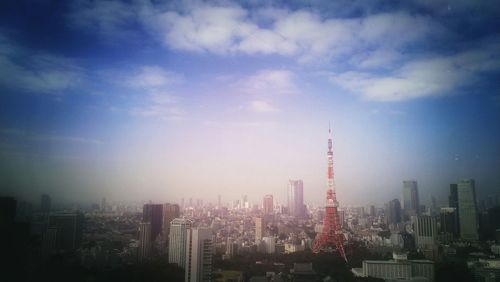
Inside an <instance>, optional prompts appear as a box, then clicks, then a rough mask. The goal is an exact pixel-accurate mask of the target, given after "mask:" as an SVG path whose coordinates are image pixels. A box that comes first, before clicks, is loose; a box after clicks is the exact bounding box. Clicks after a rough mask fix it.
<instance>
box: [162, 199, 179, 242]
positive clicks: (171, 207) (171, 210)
mask: <svg viewBox="0 0 500 282" xmlns="http://www.w3.org/2000/svg"><path fill="white" fill-rule="evenodd" d="M179 215H180V209H179V205H177V204H168V203H167V204H164V205H163V223H162V227H163V230H162V232H163V234H165V236H166V237H168V234H170V222H171V221H172V220H174V218H178V217H179Z"/></svg>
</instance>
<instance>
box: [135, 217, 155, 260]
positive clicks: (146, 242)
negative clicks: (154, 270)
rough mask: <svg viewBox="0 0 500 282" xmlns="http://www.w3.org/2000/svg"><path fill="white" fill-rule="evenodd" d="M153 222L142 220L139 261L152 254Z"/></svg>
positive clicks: (140, 225)
mask: <svg viewBox="0 0 500 282" xmlns="http://www.w3.org/2000/svg"><path fill="white" fill-rule="evenodd" d="M151 246H152V244H151V223H150V222H141V223H140V224H139V250H138V257H139V261H141V262H142V261H145V260H147V259H149V257H150V255H151Z"/></svg>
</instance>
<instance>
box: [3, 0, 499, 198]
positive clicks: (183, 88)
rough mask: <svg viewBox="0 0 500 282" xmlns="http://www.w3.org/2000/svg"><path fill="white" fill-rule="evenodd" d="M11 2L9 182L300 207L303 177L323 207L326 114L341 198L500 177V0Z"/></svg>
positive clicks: (488, 189) (443, 190) (438, 192)
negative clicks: (296, 182)
mask: <svg viewBox="0 0 500 282" xmlns="http://www.w3.org/2000/svg"><path fill="white" fill-rule="evenodd" d="M14 2H15V1H13V2H10V1H6V2H4V3H2V4H0V93H1V94H0V158H1V162H0V186H1V187H2V193H3V194H9V195H13V196H16V197H19V198H23V199H28V200H37V199H38V197H39V195H40V194H42V193H48V194H50V195H52V198H53V201H54V202H64V201H70V202H77V201H80V202H96V201H99V199H101V198H102V197H106V198H108V199H113V200H114V201H148V200H157V201H171V202H179V201H180V199H181V198H185V199H188V198H194V199H197V198H202V199H204V200H205V201H207V202H209V201H211V202H213V203H215V202H216V201H217V195H221V197H222V199H223V200H224V201H227V202H230V201H233V200H235V199H239V198H241V196H242V195H248V197H249V199H250V200H251V201H252V202H254V203H258V202H260V201H261V198H262V196H263V195H265V194H268V193H271V194H274V196H275V199H276V201H278V202H281V203H285V201H286V188H287V184H288V181H289V180H290V179H302V180H303V181H304V201H305V203H307V204H314V205H319V204H322V203H323V202H324V195H325V189H326V166H327V163H326V151H327V143H326V141H327V138H328V134H327V133H328V126H329V123H331V124H332V130H333V154H334V166H335V173H336V174H335V177H336V184H337V186H336V187H337V196H338V199H339V201H341V202H342V203H343V204H344V205H349V204H361V205H366V204H383V203H385V202H386V201H387V199H389V198H398V197H400V196H401V189H402V185H403V184H402V183H403V181H404V180H409V179H411V180H417V181H418V183H419V191H420V198H421V202H423V203H430V198H431V196H434V197H436V198H437V199H438V201H439V202H442V203H445V202H447V197H448V192H449V191H448V185H449V184H450V183H456V182H457V181H459V180H460V179H464V178H473V179H475V181H476V187H477V188H476V190H477V193H478V195H479V197H486V196H489V195H493V194H495V193H496V192H497V191H498V189H499V188H500V179H499V178H498V172H499V171H500V146H499V144H500V127H499V126H498V125H499V124H500V93H499V91H498V89H500V88H499V87H500V85H499V80H498V77H499V74H500V59H499V53H500V41H499V37H498V26H500V23H499V18H500V17H499V15H500V13H499V5H497V4H496V3H495V2H494V1H456V2H454V1H452V2H448V1H411V2H410V1H402V2H394V1H311V2H302V1H271V2H269V1H250V2H247V1H242V2H233V1H208V2H204V1H169V2H167V3H156V4H152V3H151V2H150V1H126V2H122V1H96V2H89V1H68V2H65V1H62V2H49V1H34V2H23V3H22V4H16V3H14ZM331 2H332V3H331ZM319 31H321V32H319Z"/></svg>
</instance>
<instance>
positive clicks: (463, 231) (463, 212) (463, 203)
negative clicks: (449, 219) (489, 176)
mask: <svg viewBox="0 0 500 282" xmlns="http://www.w3.org/2000/svg"><path fill="white" fill-rule="evenodd" d="M457 191H458V221H459V226H460V237H461V238H462V239H465V240H471V241H476V240H478V239H479V233H478V213H477V202H476V188H475V185H474V180H473V179H464V180H462V181H460V182H459V183H458V186H457Z"/></svg>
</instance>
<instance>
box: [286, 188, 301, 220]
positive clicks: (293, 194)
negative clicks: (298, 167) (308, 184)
mask: <svg viewBox="0 0 500 282" xmlns="http://www.w3.org/2000/svg"><path fill="white" fill-rule="evenodd" d="M288 212H289V214H290V215H291V216H295V217H303V216H304V183H303V182H302V180H290V181H289V183H288Z"/></svg>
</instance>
